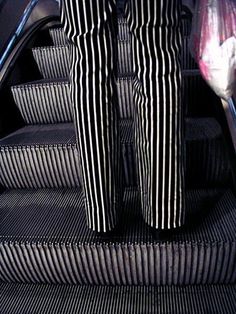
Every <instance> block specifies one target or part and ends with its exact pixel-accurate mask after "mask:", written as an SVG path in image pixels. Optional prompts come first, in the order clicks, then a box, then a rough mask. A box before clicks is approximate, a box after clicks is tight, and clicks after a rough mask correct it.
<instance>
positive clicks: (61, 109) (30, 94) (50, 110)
mask: <svg viewBox="0 0 236 314" xmlns="http://www.w3.org/2000/svg"><path fill="white" fill-rule="evenodd" d="M132 83H133V80H132V79H131V78H123V79H119V80H118V81H117V92H118V102H119V117H120V118H121V119H130V118H132V117H133V107H134V106H133V97H132ZM12 94H13V97H14V100H15V103H16V105H17V107H18V109H19V110H20V113H21V115H22V117H23V119H24V121H25V123H26V124H50V123H66V122H72V120H73V110H72V105H71V97H70V84H69V82H57V83H54V82H52V83H42V84H40V83H36V84H31V85H30V84H27V85H20V86H14V87H12Z"/></svg>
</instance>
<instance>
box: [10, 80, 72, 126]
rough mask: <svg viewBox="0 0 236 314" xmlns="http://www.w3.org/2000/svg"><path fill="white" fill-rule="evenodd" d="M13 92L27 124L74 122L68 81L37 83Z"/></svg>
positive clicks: (16, 87)
mask: <svg viewBox="0 0 236 314" xmlns="http://www.w3.org/2000/svg"><path fill="white" fill-rule="evenodd" d="M11 90H12V94H13V97H14V100H15V103H16V105H17V107H18V109H19V110H20V113H21V115H22V117H23V119H24V121H25V123H26V124H50V123H52V124H53V123H63V122H64V123H65V122H72V116H73V114H72V106H71V100H70V84H69V82H68V81H67V80H66V79H64V80H63V79H62V80H59V79H57V80H54V81H52V80H50V81H47V80H41V81H35V82H32V83H28V84H22V85H18V86H13V87H12V88H11Z"/></svg>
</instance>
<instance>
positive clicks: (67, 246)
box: [0, 189, 236, 285]
mask: <svg viewBox="0 0 236 314" xmlns="http://www.w3.org/2000/svg"><path fill="white" fill-rule="evenodd" d="M186 204H187V208H186V224H185V226H184V227H182V228H180V229H179V230H178V229H176V230H173V231H172V233H171V234H169V235H168V236H167V237H166V239H165V240H161V241H159V240H158V239H153V236H152V232H151V230H150V229H149V227H148V226H147V225H146V224H145V223H144V220H143V218H142V214H141V209H140V198H139V193H138V192H137V190H134V189H127V190H126V191H125V194H124V206H123V208H122V211H121V217H120V221H119V223H118V225H117V228H116V229H115V231H114V232H113V233H112V234H108V236H107V237H106V238H104V237H103V236H102V237H101V236H99V235H98V234H95V233H93V232H92V231H91V230H89V229H88V228H87V226H86V215H85V212H84V208H83V196H82V193H81V191H80V190H79V189H57V190H52V189H44V190H27V191H25V190H9V191H6V192H4V193H3V194H2V195H0V213H1V215H0V217H1V240H0V257H1V268H0V280H1V281H5V282H24V283H53V284H80V285H83V284H89V285H94V284H95V285H166V284H168V285H172V284H173V285H187V284H213V283H214V284H218V283H221V284H226V283H227V284H229V283H231V284H233V283H235V281H236V210H235V209H236V198H235V196H234V195H233V193H232V192H231V191H230V190H227V191H223V190H192V191H188V193H187V197H186Z"/></svg>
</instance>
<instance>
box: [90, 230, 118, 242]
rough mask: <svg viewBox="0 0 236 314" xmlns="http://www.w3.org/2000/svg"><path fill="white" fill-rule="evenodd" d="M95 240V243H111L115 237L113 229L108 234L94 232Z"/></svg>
mask: <svg viewBox="0 0 236 314" xmlns="http://www.w3.org/2000/svg"><path fill="white" fill-rule="evenodd" d="M95 234H96V236H95V239H96V241H97V242H106V243H108V242H109V243H110V242H113V238H114V235H115V232H114V229H113V230H111V231H108V232H97V231H95Z"/></svg>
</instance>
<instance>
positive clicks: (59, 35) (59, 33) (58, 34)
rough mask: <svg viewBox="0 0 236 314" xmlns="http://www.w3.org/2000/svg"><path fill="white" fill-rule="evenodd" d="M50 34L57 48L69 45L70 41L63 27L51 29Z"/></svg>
mask: <svg viewBox="0 0 236 314" xmlns="http://www.w3.org/2000/svg"><path fill="white" fill-rule="evenodd" d="M49 34H50V36H51V38H52V41H53V44H54V45H55V46H65V45H68V40H67V38H66V35H65V33H64V31H63V28H62V27H53V28H50V29H49Z"/></svg>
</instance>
